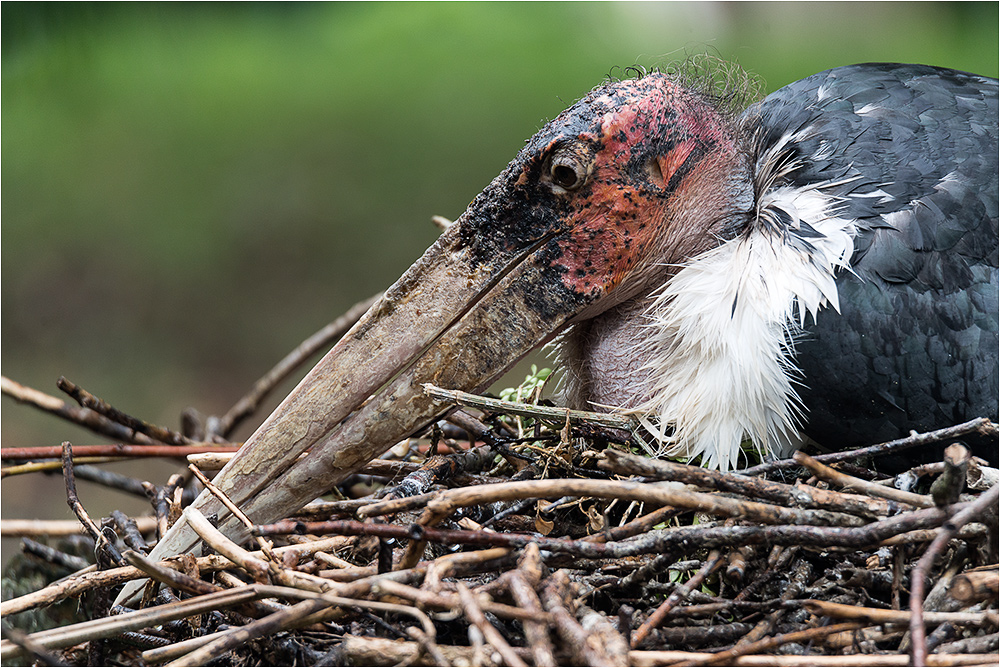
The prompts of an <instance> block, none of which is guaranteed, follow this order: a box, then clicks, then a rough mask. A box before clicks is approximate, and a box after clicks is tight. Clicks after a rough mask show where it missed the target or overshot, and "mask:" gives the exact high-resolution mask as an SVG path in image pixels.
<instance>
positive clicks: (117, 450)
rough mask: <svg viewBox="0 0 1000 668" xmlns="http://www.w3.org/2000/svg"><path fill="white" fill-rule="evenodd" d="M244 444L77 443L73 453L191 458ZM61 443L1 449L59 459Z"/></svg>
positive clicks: (9, 456)
mask: <svg viewBox="0 0 1000 668" xmlns="http://www.w3.org/2000/svg"><path fill="white" fill-rule="evenodd" d="M239 449H240V444H239V443H235V444H226V445H222V444H219V443H193V442H192V443H187V444H186V445H162V444H161V445H129V444H125V443H114V444H109V445H75V446H73V453H74V455H75V456H78V457H187V456H188V455H194V454H198V453H203V452H236V451H237V450H239ZM61 454H62V447H61V446H40V447H34V448H0V457H2V458H3V459H4V460H22V459H27V460H33V459H58V458H59V456H60V455H61Z"/></svg>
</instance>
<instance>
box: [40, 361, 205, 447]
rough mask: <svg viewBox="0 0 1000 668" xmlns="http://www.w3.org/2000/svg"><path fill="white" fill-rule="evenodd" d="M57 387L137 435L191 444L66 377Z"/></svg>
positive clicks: (181, 436) (162, 441)
mask: <svg viewBox="0 0 1000 668" xmlns="http://www.w3.org/2000/svg"><path fill="white" fill-rule="evenodd" d="M56 385H57V386H58V387H59V389H60V390H62V391H63V392H65V393H66V394H68V395H69V396H71V397H73V398H74V399H76V401H77V403H79V404H80V406H82V407H83V408H89V409H90V410H92V411H95V412H97V413H100V414H101V415H103V416H104V417H106V418H107V419H109V420H111V421H112V422H117V423H118V424H120V425H123V426H124V427H127V428H128V429H130V430H132V431H133V432H135V433H138V434H145V435H146V436H149V437H150V438H152V439H153V440H156V441H159V442H161V443H170V444H173V445H180V444H182V443H190V442H191V439H189V438H188V437H187V436H185V435H184V434H181V433H178V432H176V431H174V430H172V429H167V428H166V427H161V426H159V425H155V424H150V423H148V422H146V421H144V420H140V419H139V418H136V417H132V416H131V415H129V414H128V413H125V412H123V411H120V410H118V409H117V408H115V407H114V406H112V405H111V404H109V403H108V402H106V401H105V400H104V399H101V398H100V397H97V396H95V395H93V394H91V393H90V392H88V391H87V390H85V389H83V388H82V387H80V386H79V385H77V384H76V383H74V382H72V381H71V380H68V379H67V378H65V377H60V378H59V380H58V381H56Z"/></svg>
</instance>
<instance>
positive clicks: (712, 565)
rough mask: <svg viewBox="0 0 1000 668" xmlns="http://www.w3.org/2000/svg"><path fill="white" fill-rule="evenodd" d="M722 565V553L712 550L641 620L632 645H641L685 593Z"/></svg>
mask: <svg viewBox="0 0 1000 668" xmlns="http://www.w3.org/2000/svg"><path fill="white" fill-rule="evenodd" d="M721 565H722V553H721V552H720V551H719V550H713V551H712V552H711V554H709V555H708V558H707V559H706V560H705V563H704V564H703V565H702V567H701V568H699V569H698V572H696V573H695V574H694V575H692V576H691V577H690V578H689V579H688V581H687V582H685V583H684V584H683V585H681V586H679V587H677V588H676V589H674V591H673V593H671V594H670V596H668V597H667V600H665V601H664V602H663V603H661V604H660V606H659V607H658V608H657V609H656V610H655V611H654V612H653V614H651V615H650V616H649V618H648V619H647V620H646V621H645V622H643V624H642V626H640V627H639V628H638V630H637V631H636V632H635V633H634V634H633V635H632V647H639V646H640V645H642V643H643V641H644V640H645V639H646V637H647V636H648V635H649V634H650V632H652V630H653V629H655V628H656V627H658V626H659V625H660V624H662V623H663V620H664V619H666V617H667V615H668V614H669V613H670V611H671V610H673V609H674V607H675V606H676V605H677V604H678V603H680V602H681V601H683V600H684V599H685V598H687V595H688V594H690V593H691V591H692V590H695V589H697V588H698V587H700V586H701V583H702V582H704V581H705V579H706V578H707V577H708V576H709V575H711V574H712V573H714V572H715V570H716V569H717V568H718V567H719V566H721Z"/></svg>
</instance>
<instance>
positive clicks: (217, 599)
mask: <svg viewBox="0 0 1000 668" xmlns="http://www.w3.org/2000/svg"><path fill="white" fill-rule="evenodd" d="M267 595H268V592H267V591H266V590H265V591H262V590H260V589H258V588H256V587H253V586H249V587H244V588H242V589H227V590H226V591H222V592H218V593H216V594H207V595H205V596H199V597H198V598H193V599H190V600H187V601H181V602H178V603H168V604H167V605H161V606H158V607H155V608H147V609H145V610H137V611H135V612H130V613H126V614H123V615H118V616H115V617H107V618H103V619H95V620H93V621H89V622H81V623H79V624H71V625H69V626H62V627H60V628H57V629H51V630H49V631H40V632H38V633H33V634H31V635H30V636H29V638H30V639H31V640H33V641H34V642H36V643H38V644H39V645H40V646H42V647H45V648H47V649H57V648H60V647H70V646H72V645H76V644H78V643H81V642H86V641H88V640H95V639H100V638H110V637H112V636H115V635H117V634H119V633H122V632H124V631H137V630H139V629H144V628H146V627H148V626H155V625H157V624H163V623H165V622H168V621H171V620H174V619H182V618H184V617H190V616H191V615H198V614H201V613H203V612H208V611H210V610H218V609H222V608H227V607H231V606H234V605H240V604H242V603H246V602H249V601H252V600H254V599H256V598H265V597H266V596H267ZM19 654H20V648H19V647H17V646H16V645H14V644H13V643H8V642H7V641H4V642H2V643H0V658H2V659H8V658H10V657H13V656H17V655H19Z"/></svg>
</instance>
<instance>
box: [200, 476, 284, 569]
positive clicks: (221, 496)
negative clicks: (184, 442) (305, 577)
mask: <svg viewBox="0 0 1000 668" xmlns="http://www.w3.org/2000/svg"><path fill="white" fill-rule="evenodd" d="M188 469H189V470H190V471H191V473H193V474H194V476H195V477H196V478H198V480H199V481H200V482H201V484H202V485H204V486H205V489H207V490H208V491H210V492H211V493H212V494H214V495H215V498H217V499H218V500H219V501H222V504H223V505H224V506H225V507H226V508H228V509H229V512H231V513H232V514H233V516H234V517H235V518H236V519H238V520H239V521H240V522H243V525H244V526H246V528H247V529H252V528H253V522H251V521H250V518H249V517H247V516H246V513H244V512H243V511H242V510H240V509H239V507H238V506H237V505H236V504H235V503H233V502H232V500H231V499H230V498H229V496H227V495H226V494H225V493H224V492H223V491H222V490H221V489H219V488H218V487H216V486H215V485H214V484H212V481H211V480H209V479H208V478H207V477H205V474H204V473H202V472H201V471H199V470H198V467H197V466H195V465H194V464H189V465H188ZM256 539H257V544H258V545H260V550H261V552H263V553H264V556H266V557H267V558H268V559H269V560H270V561H276V559H275V556H274V553H273V552H272V551H271V544H270V543H269V542H267V541H266V540H265V539H264V538H262V537H260V536H256Z"/></svg>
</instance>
